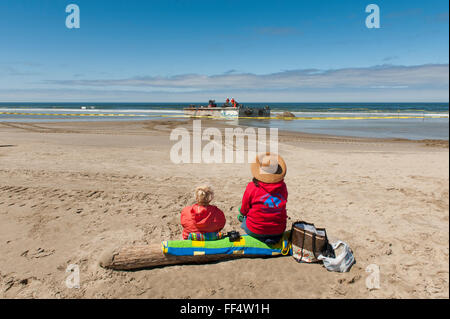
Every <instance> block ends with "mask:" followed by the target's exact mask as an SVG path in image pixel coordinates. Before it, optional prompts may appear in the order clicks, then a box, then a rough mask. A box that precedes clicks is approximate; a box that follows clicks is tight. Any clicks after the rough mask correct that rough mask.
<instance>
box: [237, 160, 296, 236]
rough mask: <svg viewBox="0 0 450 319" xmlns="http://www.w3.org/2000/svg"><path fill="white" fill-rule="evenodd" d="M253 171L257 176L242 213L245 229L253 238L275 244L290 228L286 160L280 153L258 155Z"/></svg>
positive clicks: (250, 187)
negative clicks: (287, 210)
mask: <svg viewBox="0 0 450 319" xmlns="http://www.w3.org/2000/svg"><path fill="white" fill-rule="evenodd" d="M251 171H252V175H253V177H254V178H253V181H252V182H251V183H249V184H248V185H247V188H246V189H245V193H244V197H243V198H242V205H241V208H240V215H239V216H238V218H239V220H240V221H241V222H242V225H241V228H242V229H244V231H245V232H246V233H247V234H248V235H250V236H252V237H255V238H258V239H260V240H261V241H263V242H265V243H267V244H275V243H277V242H278V241H279V240H280V239H281V237H282V236H283V233H284V230H285V229H286V220H287V214H286V203H287V198H288V192H287V188H286V184H285V183H284V177H285V175H286V163H285V162H284V160H283V158H282V157H281V156H279V155H277V154H271V153H265V154H262V155H259V156H258V157H257V158H256V162H255V163H253V164H252V166H251Z"/></svg>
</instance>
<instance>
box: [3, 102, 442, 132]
mask: <svg viewBox="0 0 450 319" xmlns="http://www.w3.org/2000/svg"><path fill="white" fill-rule="evenodd" d="M192 104H194V105H205V103H200V102H199V103H0V122H55V121H118V120H119V121H120V120H151V119H163V118H165V119H168V118H171V119H181V118H184V114H183V108H185V107H188V106H189V105H192ZM242 104H244V105H247V106H258V107H261V106H265V105H268V106H270V108H271V111H272V116H273V117H276V116H277V115H278V114H280V113H282V112H285V111H288V112H292V113H293V114H294V115H295V116H296V117H297V119H296V120H280V119H276V118H273V119H262V120H261V119H239V120H238V121H236V120H234V121H232V122H230V123H235V124H243V125H251V126H257V127H278V128H279V129H283V130H290V131H299V132H306V133H319V134H330V135H341V136H357V137H379V138H406V139H414V140H420V139H443V140H448V139H449V122H448V115H449V103H242Z"/></svg>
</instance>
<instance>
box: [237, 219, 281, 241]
mask: <svg viewBox="0 0 450 319" xmlns="http://www.w3.org/2000/svg"><path fill="white" fill-rule="evenodd" d="M246 220H247V218H246V217H244V218H243V221H242V224H241V228H242V229H243V230H244V231H245V232H246V233H247V235H249V236H252V237H253V238H256V239H258V240H260V241H262V242H263V243H265V244H267V245H275V244H276V243H278V242H279V241H280V239H281V238H282V237H283V234H280V235H260V234H255V233H252V232H251V231H250V230H249V229H248V227H247V224H246Z"/></svg>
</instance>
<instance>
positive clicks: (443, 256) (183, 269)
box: [0, 120, 449, 298]
mask: <svg viewBox="0 0 450 319" xmlns="http://www.w3.org/2000/svg"><path fill="white" fill-rule="evenodd" d="M205 123H206V122H205ZM218 123H219V122H214V123H207V124H208V125H215V126H217V125H219V124H218ZM205 125H206V124H205ZM220 125H222V126H223V124H220ZM178 126H184V127H186V128H190V127H191V123H190V122H189V121H187V120H183V121H140V122H138V121H135V122H84V123H82V122H79V123H76V122H71V123H69V122H66V123H62V122H60V123H39V124H36V123H35V124H32V123H0V298H448V297H449V255H448V254H449V169H448V165H449V149H448V142H445V141H441V142H440V141H415V142H412V141H406V140H381V139H363V138H344V137H333V136H320V135H310V134H301V133H289V132H280V133H279V142H280V144H279V152H280V154H281V155H282V156H283V157H284V158H285V160H286V163H287V165H288V173H287V177H286V180H285V181H286V184H287V187H288V191H289V200H288V204H287V209H288V215H289V220H288V226H290V224H291V223H292V222H293V221H295V220H298V219H302V220H306V221H308V222H312V223H314V224H315V225H316V226H318V227H325V228H326V229H327V232H328V235H329V237H330V239H331V240H336V239H341V240H344V241H345V242H347V243H348V244H349V245H350V247H351V248H352V249H353V252H354V255H355V258H356V260H357V263H356V265H354V267H353V268H352V269H351V271H350V272H349V273H334V272H328V271H327V270H326V269H325V268H323V267H322V266H321V265H318V264H299V263H296V262H295V261H294V259H292V258H291V257H277V258H269V259H238V260H231V261H225V262H220V263H214V264H207V265H177V266H171V267H164V268H157V269H144V270H139V271H113V270H107V269H103V268H101V267H99V265H98V260H99V257H100V255H101V254H102V252H104V251H105V250H107V249H109V248H112V247H118V246H122V245H127V244H148V243H160V242H161V241H162V240H167V239H181V231H182V228H181V226H180V211H181V209H182V208H183V207H184V206H186V205H190V204H192V203H193V201H194V198H193V190H194V188H195V186H197V185H199V184H203V183H209V184H211V185H212V186H213V187H214V189H215V191H216V197H215V199H214V202H213V204H214V205H216V206H218V207H219V208H221V209H222V210H223V211H224V212H225V215H226V217H227V224H226V227H225V231H229V230H232V229H236V230H240V228H239V222H238V221H237V219H236V215H237V208H238V207H239V205H240V201H241V199H242V194H243V191H244V189H245V186H246V185H247V183H248V182H250V180H251V175H250V169H249V164H174V163H172V162H171V161H170V157H169V153H170V148H171V146H172V145H173V142H171V141H170V140H169V134H170V132H171V130H172V129H173V128H175V127H178ZM69 264H76V265H79V267H80V280H81V281H80V288H78V289H77V288H72V289H69V288H67V287H66V285H65V280H66V278H67V276H68V273H66V268H67V266H68V265H69ZM369 265H377V266H378V267H379V269H380V288H379V289H368V288H367V286H366V279H367V277H368V276H369V275H370V273H368V272H366V268H367V267H368V266H369Z"/></svg>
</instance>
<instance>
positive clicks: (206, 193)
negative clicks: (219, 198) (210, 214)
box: [195, 185, 214, 206]
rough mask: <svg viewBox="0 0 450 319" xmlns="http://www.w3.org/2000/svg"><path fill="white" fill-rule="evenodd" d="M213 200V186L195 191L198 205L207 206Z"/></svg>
mask: <svg viewBox="0 0 450 319" xmlns="http://www.w3.org/2000/svg"><path fill="white" fill-rule="evenodd" d="M213 198H214V191H213V189H212V188H211V186H207V185H202V186H198V187H197V188H196V189H195V200H196V201H197V204H199V205H202V206H206V205H208V204H209V203H210V202H211V201H212V200H213Z"/></svg>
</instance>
